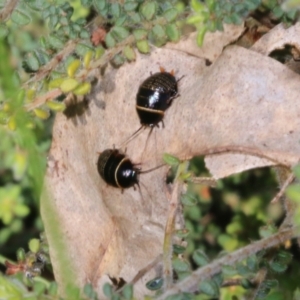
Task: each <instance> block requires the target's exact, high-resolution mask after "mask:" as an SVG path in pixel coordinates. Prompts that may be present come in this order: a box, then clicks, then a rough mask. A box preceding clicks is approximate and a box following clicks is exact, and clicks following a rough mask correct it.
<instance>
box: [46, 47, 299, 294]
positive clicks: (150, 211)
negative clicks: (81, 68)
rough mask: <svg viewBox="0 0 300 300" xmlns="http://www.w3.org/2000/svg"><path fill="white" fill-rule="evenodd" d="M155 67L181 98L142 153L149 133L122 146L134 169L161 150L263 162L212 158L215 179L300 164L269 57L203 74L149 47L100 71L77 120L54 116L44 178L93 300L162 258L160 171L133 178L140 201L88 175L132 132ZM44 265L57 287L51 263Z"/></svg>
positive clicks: (292, 92) (293, 84) (289, 88)
mask: <svg viewBox="0 0 300 300" xmlns="http://www.w3.org/2000/svg"><path fill="white" fill-rule="evenodd" d="M159 66H163V67H164V68H165V69H166V70H169V71H170V70H172V69H174V70H175V74H176V76H177V78H179V77H181V76H182V75H185V77H184V78H183V79H182V80H181V81H180V83H179V90H180V97H179V98H177V99H176V100H174V103H173V104H172V106H171V107H170V108H169V109H168V111H167V112H166V116H165V119H164V123H165V128H155V130H154V131H153V134H152V135H151V136H150V138H149V141H148V143H147V147H146V149H145V144H146V139H147V136H148V132H149V130H145V131H144V132H142V133H141V134H140V135H139V136H138V137H137V138H136V139H134V140H133V141H131V142H130V143H129V144H128V145H127V154H128V156H129V157H130V158H131V159H132V161H133V162H136V163H142V169H143V170H147V169H149V168H152V167H155V166H157V165H159V164H160V163H161V157H162V154H163V153H164V152H167V153H170V154H173V155H176V156H178V157H180V158H181V159H188V158H191V157H193V156H195V155H199V154H203V153H205V152H207V149H219V148H220V147H227V146H240V147H244V148H247V149H248V148H249V149H255V150H256V151H258V152H261V153H263V155H264V157H265V158H261V157H254V156H253V155H242V154H238V155H236V154H235V155H230V156H228V155H227V156H225V155H218V156H217V155H214V156H211V157H210V158H209V160H207V161H206V162H207V166H208V167H209V169H210V171H211V172H212V174H213V175H214V176H215V177H222V176H226V175H229V174H232V173H235V172H238V171H243V170H246V169H249V168H254V167H257V166H265V165H270V164H273V163H274V161H276V162H278V163H282V164H285V165H293V164H295V163H296V162H297V161H298V159H299V157H300V155H299V153H300V145H299V143H298V140H299V130H300V129H299V128H300V126H299V125H300V124H299V123H300V118H299V114H300V103H299V100H298V95H299V92H298V91H299V84H300V79H299V76H298V75H297V74H295V73H294V72H292V71H290V70H289V69H288V68H286V67H285V66H284V65H281V64H280V63H278V62H277V61H275V60H273V59H271V58H268V57H265V56H263V55H261V54H259V53H256V52H254V51H251V50H246V49H244V48H240V47H236V46H233V47H229V48H227V49H226V50H225V51H224V52H223V54H222V55H221V56H220V57H219V59H217V60H216V62H215V63H213V64H212V65H211V66H206V65H205V60H204V59H200V58H198V57H195V56H191V55H188V54H186V53H184V52H183V51H177V50H171V49H157V50H155V51H154V52H152V53H151V55H149V56H140V55H138V56H137V61H136V62H135V63H132V64H127V65H124V66H122V67H121V68H119V69H112V68H110V67H108V68H107V69H106V70H105V75H104V77H103V78H102V80H101V81H100V82H99V85H98V86H96V87H95V89H94V91H93V93H92V95H91V101H90V104H89V109H88V110H87V111H86V113H85V114H84V115H82V116H81V117H78V118H77V119H76V121H77V122H75V121H74V120H75V119H74V118H73V119H67V118H66V116H65V115H63V114H60V115H58V116H57V118H56V121H55V125H54V129H53V142H52V146H51V151H50V155H49V162H48V169H47V175H46V180H45V192H47V193H48V194H49V195H50V199H51V204H52V206H53V209H54V210H55V213H56V215H57V218H58V219H59V220H60V224H59V225H60V227H61V229H62V232H63V238H64V239H65V241H66V244H67V250H68V253H69V255H70V257H71V258H72V262H73V268H74V270H75V273H76V276H77V281H78V283H79V284H80V285H83V284H84V283H86V282H91V283H93V285H94V286H97V287H98V292H99V293H100V294H101V291H102V284H103V282H104V281H105V280H108V276H107V275H110V276H113V277H122V278H124V279H125V280H126V281H130V280H132V278H133V277H134V276H135V275H136V274H137V273H138V271H139V270H140V269H142V268H144V267H145V266H147V265H148V264H149V263H151V262H152V261H153V260H154V259H155V258H156V257H157V256H158V255H160V254H161V252H162V243H163V235H164V227H165V224H166V216H167V212H168V201H167V198H166V193H165V191H166V185H165V176H166V171H167V169H166V168H160V169H157V170H156V171H153V172H151V173H148V174H141V176H140V183H141V194H140V193H139V191H137V190H136V191H135V190H134V189H128V190H125V191H124V193H123V194H122V193H121V191H120V190H118V189H116V188H113V187H110V186H107V185H106V184H105V183H104V182H103V181H102V179H101V178H100V177H99V175H98V173H97V168H96V162H97V157H98V154H97V152H100V151H103V150H104V149H107V148H111V147H113V145H116V146H117V147H118V145H120V144H122V142H123V141H124V140H125V139H126V138H128V137H129V136H130V135H131V134H132V133H133V132H134V131H135V130H136V129H137V128H139V126H140V124H139V120H138V117H137V115H136V111H135V96H136V92H137V90H138V86H139V84H140V83H141V82H142V81H143V80H144V79H145V78H147V77H148V76H149V74H150V72H152V73H155V72H157V71H158V70H159ZM144 149H145V150H144ZM250 152H251V151H250ZM252 154H253V153H252ZM266 157H268V158H269V159H266ZM220 170H221V171H220ZM46 198H47V197H42V199H41V210H42V217H43V220H44V223H45V230H46V234H47V236H48V239H49V244H50V252H51V256H52V257H59V253H57V249H55V247H53V245H54V244H55V243H53V241H54V240H55V238H57V237H55V236H53V235H51V230H49V228H50V223H51V216H49V215H48V214H47V209H46V208H47V205H46V203H45V202H46V201H47V200H46ZM51 246H52V247H51ZM53 267H54V272H55V276H56V279H57V280H58V282H62V281H63V278H62V277H61V276H62V275H61V274H62V272H61V269H62V268H63V266H62V265H60V262H59V260H58V259H55V260H53ZM156 272H159V270H157V269H153V270H152V272H150V273H148V274H146V275H145V276H144V277H143V278H142V279H141V280H140V281H139V282H138V283H137V284H136V286H135V292H136V296H137V298H138V299H139V298H140V297H141V295H143V294H145V293H146V290H145V282H146V281H147V280H150V279H152V278H154V277H155V276H156V275H157V273H156Z"/></svg>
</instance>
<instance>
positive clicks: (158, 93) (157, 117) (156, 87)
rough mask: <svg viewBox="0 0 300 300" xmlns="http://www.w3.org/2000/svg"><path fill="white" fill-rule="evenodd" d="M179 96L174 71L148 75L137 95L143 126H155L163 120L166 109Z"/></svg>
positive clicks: (162, 70)
mask: <svg viewBox="0 0 300 300" xmlns="http://www.w3.org/2000/svg"><path fill="white" fill-rule="evenodd" d="M177 96H178V86H177V80H176V78H175V76H174V72H173V71H171V72H170V73H169V72H166V71H165V70H164V69H163V68H160V72H158V73H155V74H153V75H151V76H150V77H148V78H147V79H146V80H145V81H144V82H143V83H142V84H141V85H140V87H139V90H138V93H137V95H136V111H137V113H138V116H139V118H140V121H141V124H142V126H149V127H154V126H157V125H158V123H159V122H163V118H164V114H165V111H166V110H167V109H168V108H169V107H170V106H171V104H172V101H173V100H174V99H175V98H176V97H177Z"/></svg>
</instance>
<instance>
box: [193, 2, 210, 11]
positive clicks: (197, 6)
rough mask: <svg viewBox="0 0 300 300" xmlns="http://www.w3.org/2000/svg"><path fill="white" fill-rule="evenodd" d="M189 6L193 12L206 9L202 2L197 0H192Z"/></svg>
mask: <svg viewBox="0 0 300 300" xmlns="http://www.w3.org/2000/svg"><path fill="white" fill-rule="evenodd" d="M191 7H192V9H193V10H194V11H195V12H202V11H203V10H206V9H207V8H206V6H205V5H204V3H202V2H201V1H198V0H192V1H191Z"/></svg>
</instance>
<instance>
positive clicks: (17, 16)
mask: <svg viewBox="0 0 300 300" xmlns="http://www.w3.org/2000/svg"><path fill="white" fill-rule="evenodd" d="M10 19H11V20H12V21H13V22H14V23H16V24H18V25H27V24H29V23H30V22H31V18H30V16H29V15H27V14H26V13H25V12H24V11H21V10H20V9H18V8H16V9H14V11H13V13H12V14H11V17H10Z"/></svg>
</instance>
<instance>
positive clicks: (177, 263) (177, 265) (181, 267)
mask: <svg viewBox="0 0 300 300" xmlns="http://www.w3.org/2000/svg"><path fill="white" fill-rule="evenodd" d="M172 265H173V268H174V270H175V271H177V272H187V271H190V266H189V264H188V263H187V262H186V261H184V260H182V259H179V258H177V257H176V258H174V259H173V260H172Z"/></svg>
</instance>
